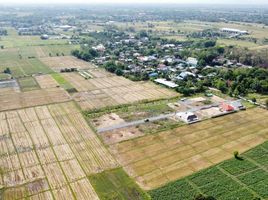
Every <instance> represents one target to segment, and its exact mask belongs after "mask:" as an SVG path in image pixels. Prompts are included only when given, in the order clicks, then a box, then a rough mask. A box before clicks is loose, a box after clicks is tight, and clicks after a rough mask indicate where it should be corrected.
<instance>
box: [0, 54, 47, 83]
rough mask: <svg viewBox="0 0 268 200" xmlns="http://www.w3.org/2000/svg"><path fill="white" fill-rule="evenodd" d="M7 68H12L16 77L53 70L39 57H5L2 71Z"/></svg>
mask: <svg viewBox="0 0 268 200" xmlns="http://www.w3.org/2000/svg"><path fill="white" fill-rule="evenodd" d="M6 68H9V69H10V70H11V75H12V76H13V77H15V78H17V77H23V76H26V75H33V74H38V73H44V74H46V73H51V72H52V70H51V69H50V68H49V67H47V66H46V65H45V64H43V63H42V62H40V60H38V59H35V58H34V59H16V58H15V57H14V58H13V59H5V60H4V61H2V62H1V63H0V71H1V72H2V71H4V70H5V69H6Z"/></svg>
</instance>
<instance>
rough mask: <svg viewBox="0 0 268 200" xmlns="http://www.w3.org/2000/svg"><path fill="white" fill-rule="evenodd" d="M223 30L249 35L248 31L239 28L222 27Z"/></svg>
mask: <svg viewBox="0 0 268 200" xmlns="http://www.w3.org/2000/svg"><path fill="white" fill-rule="evenodd" d="M221 32H224V33H229V34H240V35H247V34H248V32H247V31H242V30H239V29H233V28H222V29H221Z"/></svg>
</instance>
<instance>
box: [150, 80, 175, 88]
mask: <svg viewBox="0 0 268 200" xmlns="http://www.w3.org/2000/svg"><path fill="white" fill-rule="evenodd" d="M154 81H155V82H156V83H160V84H162V85H165V86H167V87H169V88H176V87H178V85H177V84H176V83H174V82H172V81H167V80H166V79H161V78H159V79H155V80H154Z"/></svg>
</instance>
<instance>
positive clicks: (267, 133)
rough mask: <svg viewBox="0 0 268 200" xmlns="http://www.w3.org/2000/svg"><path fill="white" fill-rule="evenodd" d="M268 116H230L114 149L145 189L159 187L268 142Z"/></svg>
mask: <svg viewBox="0 0 268 200" xmlns="http://www.w3.org/2000/svg"><path fill="white" fill-rule="evenodd" d="M267 117H268V112H267V111H265V110H262V109H258V108H255V109H250V110H248V111H243V112H239V113H236V114H231V115H227V116H224V117H220V118H214V119H211V120H206V121H203V122H200V123H196V124H192V125H187V126H182V127H180V128H176V129H173V130H169V131H164V132H161V133H158V134H154V135H147V136H144V137H141V138H137V139H134V140H131V141H126V142H122V143H118V144H115V145H113V146H111V150H112V151H113V152H114V155H116V156H117V159H118V161H119V162H120V163H121V164H122V166H123V167H124V169H126V170H127V172H128V173H129V174H130V175H131V176H132V177H135V179H136V181H137V182H138V183H139V184H140V186H142V187H143V188H145V189H151V188H156V187H159V186H161V185H163V184H165V183H167V182H169V181H173V180H176V179H178V178H182V177H184V176H187V175H190V174H192V173H194V172H196V171H199V170H201V169H204V168H207V167H209V166H212V165H214V164H217V163H219V162H221V161H223V160H226V159H228V158H230V157H232V155H233V152H234V151H239V152H244V151H246V150H248V149H250V148H252V147H255V146H256V145H258V144H261V143H262V142H264V141H266V140H267V138H268V123H267V122H268V121H267V119H268V118H267Z"/></svg>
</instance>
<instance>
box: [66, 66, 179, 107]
mask: <svg viewBox="0 0 268 200" xmlns="http://www.w3.org/2000/svg"><path fill="white" fill-rule="evenodd" d="M88 71H89V73H90V74H91V73H92V74H93V76H95V78H91V79H87V80H86V79H85V78H83V77H82V76H80V75H79V74H78V73H65V74H63V76H64V78H65V79H66V80H67V81H69V82H70V83H71V85H73V86H74V87H75V88H76V89H77V90H78V91H79V92H78V93H76V94H75V95H74V96H73V98H74V100H75V101H76V102H78V104H79V105H80V106H81V108H82V109H83V110H91V109H99V108H104V107H108V106H116V105H121V104H129V103H134V102H138V101H142V100H155V99H167V98H171V97H175V96H178V93H176V92H173V91H170V90H168V89H165V88H161V87H159V86H157V85H154V84H152V83H149V82H139V83H137V82H133V81H130V80H128V79H126V78H124V77H119V76H112V75H111V74H110V73H107V72H105V73H106V74H107V75H108V76H103V77H99V76H100V74H102V75H104V74H103V72H102V71H97V70H96V69H94V70H88ZM96 76H98V77H99V78H96Z"/></svg>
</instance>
